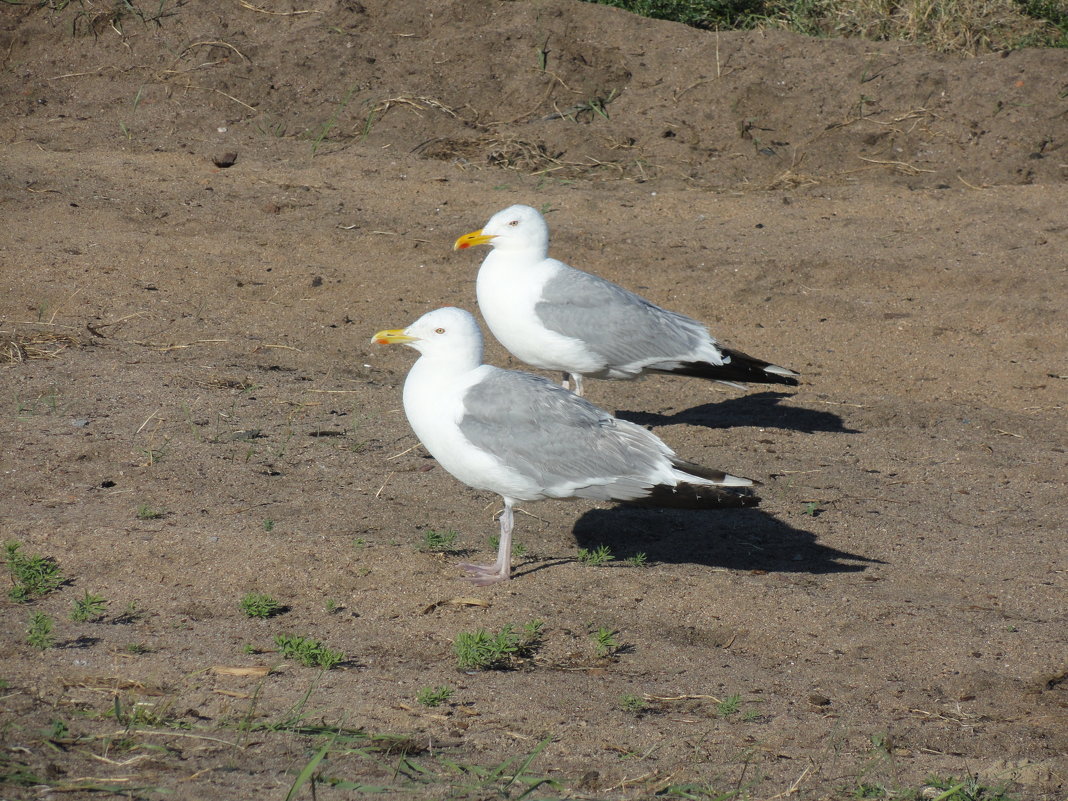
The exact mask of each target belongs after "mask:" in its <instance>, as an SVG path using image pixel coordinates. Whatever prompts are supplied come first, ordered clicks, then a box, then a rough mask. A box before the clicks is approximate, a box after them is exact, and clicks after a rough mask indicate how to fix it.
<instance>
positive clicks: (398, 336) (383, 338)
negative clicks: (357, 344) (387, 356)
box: [371, 328, 419, 345]
mask: <svg viewBox="0 0 1068 801" xmlns="http://www.w3.org/2000/svg"><path fill="white" fill-rule="evenodd" d="M418 341H419V337H410V336H408V335H407V334H405V333H404V329H403V328H387V329H386V330H385V331H379V332H378V333H377V334H375V335H374V336H373V337H371V344H372V345H404V344H406V343H408V342H418Z"/></svg>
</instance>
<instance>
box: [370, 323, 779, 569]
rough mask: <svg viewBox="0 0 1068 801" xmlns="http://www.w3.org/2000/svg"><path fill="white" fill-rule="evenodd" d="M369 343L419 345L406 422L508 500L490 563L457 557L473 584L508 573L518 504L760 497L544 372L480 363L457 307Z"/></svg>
mask: <svg viewBox="0 0 1068 801" xmlns="http://www.w3.org/2000/svg"><path fill="white" fill-rule="evenodd" d="M371 341H372V342H373V343H377V344H380V345H392V344H396V343H400V344H404V345H409V346H410V347H412V348H415V349H416V350H417V351H419V353H420V357H419V359H418V360H416V362H415V364H414V365H413V366H412V369H411V370H410V371H409V372H408V377H407V379H405V382H404V412H405V414H406V415H407V417H408V422H409V423H410V424H411V426H412V430H413V431H415V435H416V436H417V437H419V440H420V441H421V442H422V443H423V445H424V447H426V449H427V450H428V451H430V453H431V455H432V456H433V457H434V458H435V459H437V461H438V463H439V464H440V465H441V466H442V467H444V468H445V469H446V470H447V471H448V472H450V473H451V474H452V475H453V476H455V477H456V478H458V479H459V480H460V481H462V482H463V483H465V484H467V485H468V486H470V487H474V488H475V489H481V490H489V491H492V492H496V493H498V494H499V495H500V496H501V497H502V498H503V499H504V512H503V513H502V514H501V533H500V546H499V549H498V552H497V561H496V562H495V563H493V564H491V565H470V564H464V565H462V567H463V568H464V569H465V570H466V571H467V572H468V573H470V574H471V575H470V576H469V579H470V580H471V581H472V582H474V583H475V584H492V583H493V582H496V581H504V580H506V579H507V578H508V577H509V575H510V573H511V561H512V559H511V553H512V529H513V526H514V517H513V513H512V508H513V507H514V506H515V504H516V503H517V502H519V501H540V500H543V499H545V498H588V499H591V500H599V501H607V500H619V501H630V502H635V503H644V504H647V505H659V506H681V507H686V508H710V507H723V506H752V505H754V504H755V503H757V502H758V501H759V498H757V497H756V496H754V495H751V494H748V493H746V494H740V493H735V492H730V491H726V490H720V489H718V488H719V487H751V486H753V485H755V484H758V483H759V482H756V481H753V480H752V479H749V478H742V477H740V476H732V475H730V474H729V473H724V472H723V471H721V470H711V469H708V468H705V467H702V466H700V465H697V464H694V463H692V462H688V461H685V460H684V459H680V458H679V457H678V456H676V455H675V452H674V451H673V450H671V448H669V447H668V446H667V445H665V444H664V443H663V442H662V441H661V440H660V439H659V438H658V437H657V436H656V435H655V434H653V433H651V432H649V431H647V430H646V429H644V428H642V427H641V426H638V425H635V424H634V423H630V422H627V421H626V420H619V419H616V418H615V417H613V416H612V415H610V414H609V413H608V412H606V411H604V410H602V409H599V408H597V407H596V406H594V405H593V404H591V403H590V402H589V401H587V400H584V399H583V398H580V397H579V396H577V395H575V394H574V393H572V392H569V391H568V390H566V389H563V388H562V387H559V386H557V385H556V384H554V383H552V382H551V381H548V380H546V379H544V378H541V377H540V376H536V375H532V374H530V373H523V372H518V371H515V370H503V369H501V368H499V367H493V366H491V365H488V364H482V334H481V332H480V331H479V328H478V323H476V322H475V318H474V317H473V316H472V315H471V314H470V313H469V312H466V311H464V310H463V309H456V308H444V309H437V310H436V311H432V312H428V313H427V314H424V315H423V316H422V317H420V318H419V319H418V320H416V321H415V322H414V323H412V324H411V325H409V326H408V327H407V328H404V329H399V328H398V329H392V330H385V331H379V332H378V333H377V334H375V335H374V336H373V337H372V338H371Z"/></svg>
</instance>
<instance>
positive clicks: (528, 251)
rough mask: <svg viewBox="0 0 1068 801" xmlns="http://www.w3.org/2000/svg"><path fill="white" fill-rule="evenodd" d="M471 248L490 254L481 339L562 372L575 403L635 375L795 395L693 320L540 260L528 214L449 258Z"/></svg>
mask: <svg viewBox="0 0 1068 801" xmlns="http://www.w3.org/2000/svg"><path fill="white" fill-rule="evenodd" d="M473 245H489V246H490V247H491V248H492V250H491V251H490V253H489V255H488V256H486V258H485V260H484V261H483V262H482V267H481V268H480V269H479V271H478V280H477V281H476V284H475V289H476V293H477V295H478V307H479V310H480V311H481V312H482V316H483V317H484V318H485V320H486V325H488V326H489V329H490V331H492V332H493V335H494V336H495V337H497V339H498V340H500V342H501V344H502V345H504V347H506V348H507V349H508V350H509V351H511V353H512V354H513V355H514V356H515V357H516V358H518V359H521V360H522V361H524V362H526V363H527V364H529V365H531V366H533V367H539V368H541V369H543V370H560V371H562V372H563V373H564V386H567V385H568V380H569V378H570V379H571V380H573V382H574V389H575V392H576V393H577V394H579V395H581V394H582V380H583V378H607V379H617V380H619V379H631V378H637V377H638V376H639V375H641V374H642V373H672V374H675V375H686V376H696V377H698V378H706V379H709V380H712V381H718V382H720V383H723V384H729V385H730V386H734V387H742V382H754V383H760V384H786V385H788V386H796V385H797V377H798V373H795V372H794V371H793V370H788V369H787V368H785V367H780V366H779V365H776V364H771V363H770V362H766V361H763V360H761V359H755V358H753V357H752V356H748V355H746V354H745V353H742V352H741V351H737V350H732V349H731V348H726V347H724V346H723V345H721V344H720V343H719V342H718V341H716V339H715V338H714V337H713V336H712V335H711V334H710V333H709V332H708V329H707V328H706V327H705V326H704V325H702V324H701V323H699V322H698V321H697V320H694V319H692V318H690V317H687V316H685V315H683V314H678V313H677V312H672V311H668V310H666V309H662V308H660V307H659V306H657V305H656V304H654V303H651V302H649V301H648V300H646V299H645V298H643V297H641V296H639V295H635V294H634V293H633V292H630V291H628V290H626V289H624V288H623V287H621V286H618V285H616V284H613V283H612V282H611V281H606V280H605V279H603V278H600V277H598V276H596V275H591V274H590V273H586V272H582V271H581V270H576V269H575V268H574V267H570V266H568V265H567V264H564V263H563V262H562V261H558V260H557V259H551V258H549V226H548V225H547V224H546V222H545V218H544V217H542V215H541V214H540V213H539V212H538V211H537V210H536V209H533V208H531V207H530V206H509V207H508V208H506V209H504V210H503V211H499V212H497V213H496V214H494V215H493V216H492V217H491V218H490V219H489V222H487V223H486V225H485V227H484V228H482V229H480V230H478V231H472V232H471V233H469V234H464V235H463V236H461V237H460V238H459V239H457V240H456V242H455V244H454V245H453V249H454V250H463V249H465V248H469V247H471V246H473Z"/></svg>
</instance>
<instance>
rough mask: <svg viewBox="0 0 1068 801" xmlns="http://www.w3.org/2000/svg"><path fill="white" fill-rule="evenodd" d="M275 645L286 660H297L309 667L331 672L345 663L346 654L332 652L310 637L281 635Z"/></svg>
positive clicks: (276, 638)
mask: <svg viewBox="0 0 1068 801" xmlns="http://www.w3.org/2000/svg"><path fill="white" fill-rule="evenodd" d="M274 644H275V647H276V648H278V651H279V653H281V654H282V656H284V657H285V658H286V659H295V660H296V661H298V662H300V663H301V664H302V665H306V666H307V667H318V668H322V669H323V670H330V669H331V668H333V667H336V666H337V665H339V664H341V663H342V662H344V661H345V654H344V652H342V651H332V650H330V649H329V648H327V647H326V646H325V645H323V644H322V643H320V642H319V641H318V640H313V639H311V638H310V637H294V636H292V635H290V634H279V635H277V636H276V637H275V638H274Z"/></svg>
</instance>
